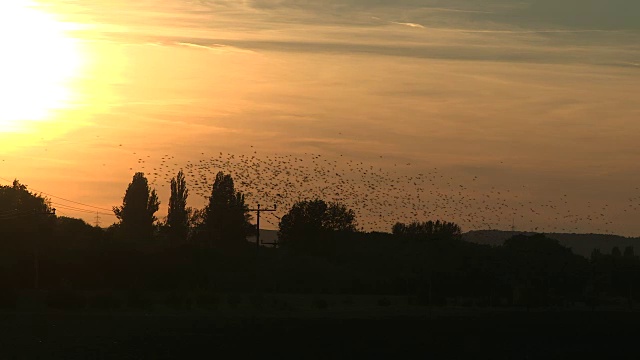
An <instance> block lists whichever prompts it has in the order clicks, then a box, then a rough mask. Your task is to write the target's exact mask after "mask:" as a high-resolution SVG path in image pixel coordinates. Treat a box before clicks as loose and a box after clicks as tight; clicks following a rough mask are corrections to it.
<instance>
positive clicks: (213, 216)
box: [204, 172, 250, 249]
mask: <svg viewBox="0 0 640 360" xmlns="http://www.w3.org/2000/svg"><path fill="white" fill-rule="evenodd" d="M249 219H250V215H249V213H248V208H247V206H246V205H245V203H244V194H242V193H241V192H240V191H236V190H235V187H234V184H233V178H232V177H231V175H225V174H224V173H223V172H218V174H217V175H216V179H215V181H214V183H213V189H212V191H211V196H210V197H209V204H208V205H207V207H206V208H205V218H204V226H205V228H206V231H207V237H208V242H209V244H210V245H212V246H219V247H222V248H227V249H228V248H238V247H239V246H241V245H242V244H244V243H246V238H247V234H248V233H249V231H248V229H249Z"/></svg>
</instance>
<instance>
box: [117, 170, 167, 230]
mask: <svg viewBox="0 0 640 360" xmlns="http://www.w3.org/2000/svg"><path fill="white" fill-rule="evenodd" d="M159 208H160V201H158V196H157V194H156V190H155V189H153V190H151V189H150V188H149V183H148V181H147V178H146V177H145V176H144V173H141V172H138V173H136V174H135V175H134V176H133V180H132V181H131V183H130V184H129V186H128V187H127V190H126V192H125V195H124V198H123V199H122V206H120V207H113V213H114V214H115V215H116V217H117V218H118V219H119V220H120V230H121V232H122V235H123V236H124V237H126V238H128V239H133V240H141V241H144V240H150V239H151V238H152V237H153V230H154V223H155V221H156V220H157V219H156V217H155V213H156V212H157V211H158V209H159Z"/></svg>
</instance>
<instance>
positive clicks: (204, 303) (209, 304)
mask: <svg viewBox="0 0 640 360" xmlns="http://www.w3.org/2000/svg"><path fill="white" fill-rule="evenodd" d="M196 301H197V302H198V306H199V307H201V308H204V309H213V308H217V307H218V305H219V304H220V298H219V297H218V295H216V294H214V293H211V292H204V293H200V294H198V296H197V298H196Z"/></svg>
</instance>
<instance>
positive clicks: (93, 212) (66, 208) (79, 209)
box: [51, 202, 115, 216]
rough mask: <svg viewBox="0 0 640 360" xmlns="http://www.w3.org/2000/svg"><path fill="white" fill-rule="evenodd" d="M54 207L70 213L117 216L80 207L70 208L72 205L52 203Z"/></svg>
mask: <svg viewBox="0 0 640 360" xmlns="http://www.w3.org/2000/svg"><path fill="white" fill-rule="evenodd" d="M51 204H52V205H53V206H54V207H56V208H57V207H60V208H62V209H65V210H69V211H76V212H82V213H87V214H100V215H111V216H115V214H113V213H105V212H100V211H93V210H89V209H82V208H79V207H75V206H70V205H66V204H59V203H53V202H52V203H51Z"/></svg>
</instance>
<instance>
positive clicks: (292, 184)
mask: <svg viewBox="0 0 640 360" xmlns="http://www.w3.org/2000/svg"><path fill="white" fill-rule="evenodd" d="M200 155H201V158H200V159H197V160H193V159H192V160H187V161H186V162H185V161H181V160H179V159H176V158H175V157H174V156H171V155H169V154H166V155H163V156H162V157H161V158H159V159H153V158H151V156H140V155H137V156H138V157H139V158H138V159H137V165H136V166H134V167H131V168H130V170H133V171H143V172H145V173H146V175H147V177H148V178H149V181H150V183H151V185H152V186H153V187H155V188H156V189H158V191H159V193H160V194H161V196H163V195H166V196H167V198H168V193H169V190H168V188H169V182H170V180H171V178H173V177H174V176H176V174H177V172H178V171H179V170H183V171H184V173H185V176H186V179H187V186H188V188H189V190H190V198H189V203H190V204H189V205H190V206H194V207H202V206H204V204H205V203H206V199H207V197H208V196H209V195H210V194H211V190H212V186H213V180H214V178H215V175H216V173H217V172H218V171H222V172H224V173H226V174H231V176H232V177H233V179H234V183H235V187H236V190H239V191H242V192H243V193H244V194H245V200H246V203H247V205H248V206H249V207H255V206H256V205H257V204H261V205H262V206H263V207H265V206H266V207H273V206H274V205H275V206H276V208H277V211H276V212H270V213H265V214H264V215H263V217H261V221H264V222H266V223H268V224H269V225H270V226H271V227H272V228H277V225H278V221H279V219H280V217H281V216H282V215H284V214H285V213H286V212H287V211H288V210H289V209H290V208H291V206H292V205H293V204H294V203H295V202H297V201H300V200H310V199H322V200H325V201H327V202H340V203H343V204H345V205H346V206H347V207H348V208H350V209H353V210H354V211H355V213H356V219H357V222H358V226H359V228H360V229H361V230H365V231H390V229H391V227H392V225H393V224H394V223H395V222H398V221H400V222H411V221H414V220H416V221H426V220H432V219H442V220H447V221H454V222H456V223H458V224H460V225H461V227H462V228H463V230H464V231H468V230H479V229H507V228H512V229H514V230H521V231H538V232H582V231H584V229H590V230H591V231H594V232H599V233H612V230H611V229H612V227H613V225H614V222H615V221H614V220H615V217H616V216H617V215H616V214H612V210H613V209H611V208H610V207H609V205H606V204H605V205H596V204H595V203H594V204H591V203H586V204H585V205H584V206H582V205H578V206H576V204H573V203H570V201H569V197H568V195H566V194H565V195H562V196H561V197H560V198H558V199H555V200H541V199H532V198H531V196H527V195H526V194H527V192H528V186H527V185H526V184H525V185H522V184H516V185H512V186H511V187H510V188H502V189H499V188H496V187H495V186H490V185H486V182H482V184H480V183H481V181H479V180H481V179H480V178H479V177H478V176H471V177H468V178H464V179H462V178H460V177H453V176H448V175H447V174H445V172H444V171H442V170H440V169H438V168H430V169H429V170H424V168H423V167H417V166H413V165H412V164H411V163H396V164H394V165H393V166H389V163H388V162H383V161H371V162H370V163H366V162H364V161H356V160H353V159H349V158H348V157H347V156H343V155H339V156H333V157H331V156H326V155H322V154H313V153H304V154H299V155H287V154H270V155H265V156H262V155H258V153H257V151H252V152H251V153H250V154H230V153H222V152H218V153H216V154H215V155H210V154H206V153H201V154H200ZM376 160H378V159H376ZM636 190H638V189H636ZM639 194H640V193H639ZM639 202H640V196H635V197H631V198H629V204H627V205H628V206H627V207H626V208H625V209H623V211H624V212H625V213H626V212H631V211H637V210H638V203H639ZM267 227H268V226H267Z"/></svg>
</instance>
